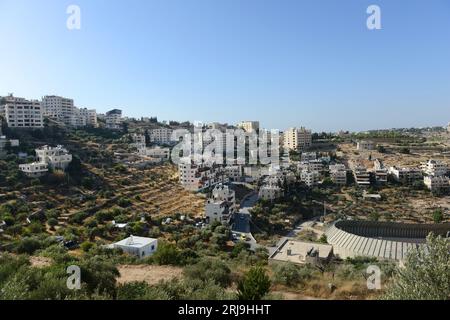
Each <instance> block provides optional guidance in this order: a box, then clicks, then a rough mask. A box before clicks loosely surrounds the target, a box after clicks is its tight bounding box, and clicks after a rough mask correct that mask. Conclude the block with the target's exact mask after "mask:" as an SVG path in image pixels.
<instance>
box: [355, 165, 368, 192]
mask: <svg viewBox="0 0 450 320" xmlns="http://www.w3.org/2000/svg"><path fill="white" fill-rule="evenodd" d="M353 175H354V177H355V182H356V184H357V185H358V186H360V187H369V186H370V173H369V172H368V171H367V168H366V167H364V166H362V165H357V166H355V168H354V169H353Z"/></svg>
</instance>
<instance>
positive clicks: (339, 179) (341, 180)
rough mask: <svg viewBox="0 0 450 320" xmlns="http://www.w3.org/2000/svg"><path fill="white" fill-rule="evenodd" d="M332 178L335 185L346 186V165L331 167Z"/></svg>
mask: <svg viewBox="0 0 450 320" xmlns="http://www.w3.org/2000/svg"><path fill="white" fill-rule="evenodd" d="M329 169H330V178H331V181H333V183H334V184H336V185H339V186H345V185H346V184H347V169H346V168H345V165H344V164H334V165H330V166H329Z"/></svg>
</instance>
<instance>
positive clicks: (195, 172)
mask: <svg viewBox="0 0 450 320" xmlns="http://www.w3.org/2000/svg"><path fill="white" fill-rule="evenodd" d="M178 169H179V174H180V183H181V185H182V186H183V187H184V188H185V189H187V190H190V191H201V190H204V189H207V188H210V187H213V186H215V185H216V184H218V183H228V182H229V178H228V176H227V175H226V173H225V171H224V169H223V167H222V166H219V165H212V166H206V165H203V164H200V165H199V164H192V163H190V162H189V161H187V162H181V163H180V164H179V165H178Z"/></svg>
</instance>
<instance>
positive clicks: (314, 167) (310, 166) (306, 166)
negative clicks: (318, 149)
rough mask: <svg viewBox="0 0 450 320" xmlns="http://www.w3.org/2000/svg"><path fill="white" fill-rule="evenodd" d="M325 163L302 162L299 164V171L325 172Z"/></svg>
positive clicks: (318, 161)
mask: <svg viewBox="0 0 450 320" xmlns="http://www.w3.org/2000/svg"><path fill="white" fill-rule="evenodd" d="M323 167H324V166H323V163H322V161H320V160H311V161H301V162H300V163H299V164H298V169H299V170H300V171H318V172H321V171H323Z"/></svg>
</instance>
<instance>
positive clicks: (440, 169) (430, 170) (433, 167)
mask: <svg viewBox="0 0 450 320" xmlns="http://www.w3.org/2000/svg"><path fill="white" fill-rule="evenodd" d="M422 171H423V172H424V173H425V174H426V175H429V176H435V177H440V176H444V175H446V174H447V172H448V166H447V164H446V163H443V162H442V161H439V160H433V159H430V160H428V161H427V162H426V163H424V164H422Z"/></svg>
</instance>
